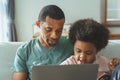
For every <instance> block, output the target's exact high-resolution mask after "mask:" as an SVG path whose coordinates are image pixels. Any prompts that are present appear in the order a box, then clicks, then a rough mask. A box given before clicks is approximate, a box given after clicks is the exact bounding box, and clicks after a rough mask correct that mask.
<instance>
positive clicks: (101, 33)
mask: <svg viewBox="0 0 120 80" xmlns="http://www.w3.org/2000/svg"><path fill="white" fill-rule="evenodd" d="M69 38H70V41H71V42H72V44H73V45H74V55H72V56H71V57H69V58H68V59H67V60H65V61H64V62H62V63H61V65H68V64H99V70H98V79H99V78H100V76H101V75H102V74H105V73H106V72H109V71H110V69H109V65H108V63H109V60H108V59H107V58H105V57H103V56H100V55H98V54H97V53H98V52H99V51H100V50H101V49H103V48H105V47H106V45H107V44H108V39H109V30H108V29H107V28H106V27H105V26H103V25H102V24H100V23H98V22H96V21H94V20H92V19H83V20H78V21H76V22H75V23H74V24H73V25H72V26H71V27H70V30H69ZM106 78H107V79H108V80H109V76H108V77H105V78H104V79H103V78H101V79H99V80H106Z"/></svg>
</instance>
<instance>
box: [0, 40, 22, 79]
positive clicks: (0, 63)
mask: <svg viewBox="0 0 120 80" xmlns="http://www.w3.org/2000/svg"><path fill="white" fill-rule="evenodd" d="M21 44H22V42H0V80H11V75H12V70H11V67H12V65H13V61H14V56H15V53H16V50H17V48H18V47H19V46H20V45H21Z"/></svg>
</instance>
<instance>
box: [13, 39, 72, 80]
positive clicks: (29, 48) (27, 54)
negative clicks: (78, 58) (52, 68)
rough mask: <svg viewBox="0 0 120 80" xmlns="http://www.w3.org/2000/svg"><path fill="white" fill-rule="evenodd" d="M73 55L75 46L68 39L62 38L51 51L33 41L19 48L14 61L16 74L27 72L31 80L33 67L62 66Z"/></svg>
mask: <svg viewBox="0 0 120 80" xmlns="http://www.w3.org/2000/svg"><path fill="white" fill-rule="evenodd" d="M72 53H73V46H72V44H71V43H70V42H69V39H68V38H67V37H61V38H60V39H59V41H58V43H57V44H56V45H55V46H54V47H53V48H51V49H47V48H45V47H43V46H42V45H41V44H40V43H39V40H38V39H33V40H31V41H30V42H28V43H25V44H24V45H22V46H21V47H19V48H18V50H17V52H16V56H15V61H14V67H13V71H14V72H27V73H28V74H29V76H28V79H27V80H31V77H32V67H33V66H36V65H51V64H60V63H61V62H62V61H64V60H65V59H66V58H68V57H69V56H70V55H72Z"/></svg>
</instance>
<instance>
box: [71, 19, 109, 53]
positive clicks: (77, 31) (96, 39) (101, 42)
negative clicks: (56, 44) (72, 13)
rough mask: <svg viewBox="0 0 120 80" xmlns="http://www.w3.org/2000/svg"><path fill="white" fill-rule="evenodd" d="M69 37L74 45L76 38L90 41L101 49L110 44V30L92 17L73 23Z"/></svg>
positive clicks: (98, 49)
mask: <svg viewBox="0 0 120 80" xmlns="http://www.w3.org/2000/svg"><path fill="white" fill-rule="evenodd" d="M69 38H70V41H71V42H72V43H73V45H74V44H75V42H76V40H79V41H85V42H90V43H92V44H94V46H95V47H96V49H97V51H100V50H101V49H102V48H104V47H105V46H106V45H107V44H108V39H109V30H108V29H107V28H106V27H105V26H104V25H102V24H100V23H98V22H96V21H94V20H92V19H83V20H78V21H76V22H75V23H74V24H73V25H71V27H70V30H69Z"/></svg>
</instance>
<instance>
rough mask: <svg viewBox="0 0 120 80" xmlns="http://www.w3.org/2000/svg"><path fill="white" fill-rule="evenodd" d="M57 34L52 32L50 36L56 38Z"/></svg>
mask: <svg viewBox="0 0 120 80" xmlns="http://www.w3.org/2000/svg"><path fill="white" fill-rule="evenodd" d="M58 36H59V35H57V33H56V32H52V33H51V38H53V39H57V38H58Z"/></svg>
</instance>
